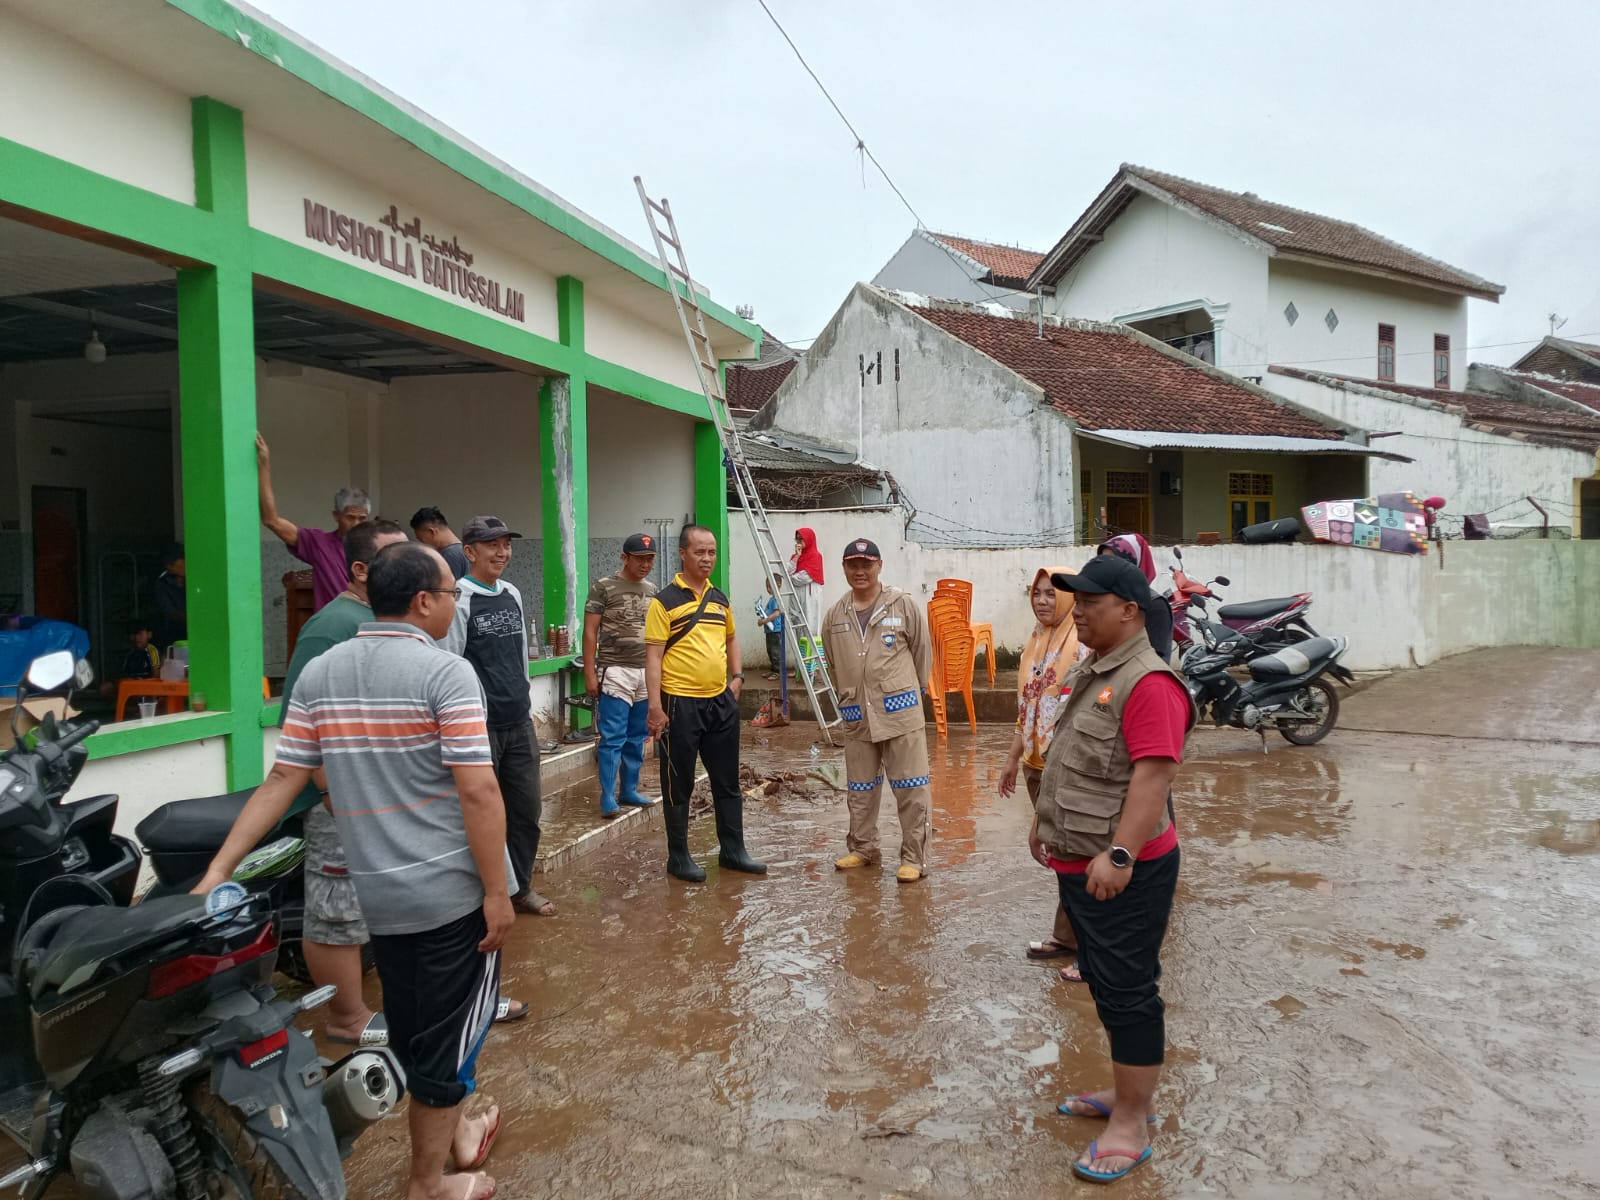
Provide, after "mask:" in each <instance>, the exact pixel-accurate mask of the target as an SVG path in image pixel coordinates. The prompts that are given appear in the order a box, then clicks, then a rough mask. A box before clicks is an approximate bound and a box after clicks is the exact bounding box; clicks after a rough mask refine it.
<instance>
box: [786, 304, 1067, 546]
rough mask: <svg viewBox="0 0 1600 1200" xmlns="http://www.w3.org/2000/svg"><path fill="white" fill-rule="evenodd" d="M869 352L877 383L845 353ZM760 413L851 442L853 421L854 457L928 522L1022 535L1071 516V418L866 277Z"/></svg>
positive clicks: (1062, 523)
mask: <svg viewBox="0 0 1600 1200" xmlns="http://www.w3.org/2000/svg"><path fill="white" fill-rule="evenodd" d="M896 351H899V354H900V378H899V380H898V381H897V380H896V379H895V377H894V355H895V352H896ZM880 353H881V354H882V356H883V374H884V382H882V383H881V384H880V383H878V382H877V380H876V379H875V378H869V379H868V380H867V382H866V386H865V389H864V391H863V389H862V388H861V386H860V378H861V377H860V373H859V371H858V368H857V361H858V359H857V356H858V355H864V356H865V357H866V360H867V361H868V362H871V363H875V362H876V361H877V356H878V355H879V354H880ZM770 411H771V413H772V417H771V422H772V424H773V425H774V426H775V427H777V428H778V429H784V430H789V431H791V432H793V433H799V434H805V435H807V436H810V437H815V438H819V439H821V440H823V441H825V442H829V443H833V444H836V445H839V446H842V447H848V448H851V449H854V448H855V446H856V444H857V428H858V421H860V422H861V424H862V426H863V427H864V440H863V443H862V457H863V458H864V459H865V460H866V461H867V462H869V463H872V464H873V465H875V466H878V467H883V468H885V469H887V470H888V471H890V472H891V473H892V474H893V475H894V477H895V479H896V480H897V481H898V482H899V483H900V485H901V486H902V487H903V489H904V490H905V492H906V494H908V495H909V496H910V497H911V498H912V500H913V502H914V503H915V504H916V505H917V506H918V508H920V509H922V510H923V511H924V512H925V513H927V514H930V516H929V521H930V523H935V522H934V515H936V517H937V518H939V519H940V520H939V521H938V522H937V523H939V524H941V525H943V524H944V523H945V521H948V522H954V523H959V524H960V525H963V526H968V527H970V528H971V529H975V530H979V531H990V530H995V531H1005V532H1009V533H1025V532H1027V530H1029V529H1034V530H1050V529H1066V528H1070V527H1071V526H1072V524H1073V522H1074V520H1075V519H1076V516H1075V513H1076V503H1077V484H1076V482H1075V481H1074V480H1073V472H1072V468H1073V456H1072V426H1071V424H1070V422H1068V421H1067V420H1066V419H1065V418H1064V417H1063V416H1062V415H1061V414H1060V413H1059V412H1056V411H1055V410H1054V409H1051V408H1048V407H1046V406H1045V405H1044V403H1043V391H1042V390H1041V389H1040V388H1039V387H1037V386H1036V385H1034V384H1032V383H1029V382H1028V381H1027V380H1024V379H1022V378H1021V377H1020V376H1017V375H1015V374H1013V373H1012V372H1011V371H1009V370H1007V369H1005V368H1004V367H1002V366H1000V364H998V363H997V362H995V361H994V360H993V359H991V358H989V357H988V356H987V355H984V354H980V353H979V352H978V351H976V350H974V349H973V348H972V347H970V346H968V345H967V344H966V343H964V342H962V341H960V340H959V339H957V338H955V337H952V336H951V335H949V334H947V333H945V332H944V331H943V330H941V329H939V328H937V327H936V326H933V325H931V324H929V323H928V322H927V321H924V320H922V319H921V318H920V317H916V316H913V315H912V314H911V313H910V312H909V311H908V310H906V309H905V308H904V307H902V306H901V305H899V304H897V303H895V302H894V301H893V300H890V299H888V298H887V297H885V296H884V295H882V294H881V293H879V292H876V291H874V290H873V289H871V288H870V287H869V286H868V285H865V284H858V285H857V286H856V288H855V289H854V290H853V291H852V292H851V294H850V296H849V298H848V299H847V300H846V301H845V303H844V306H843V307H842V308H841V309H840V310H839V312H838V314H836V315H835V317H834V319H833V321H832V323H830V324H829V326H828V328H827V329H826V330H824V331H823V333H822V335H821V336H820V337H819V338H818V339H817V340H816V342H815V343H814V344H813V345H812V347H811V349H810V350H809V351H808V352H807V354H806V356H805V358H804V359H802V360H801V361H800V365H799V366H798V367H796V368H795V370H794V373H793V374H791V375H790V376H789V378H788V379H786V380H785V381H784V383H783V386H782V387H780V388H779V389H778V391H777V393H776V394H775V396H774V397H773V403H772V405H771V406H770ZM1024 514H1026V515H1024ZM951 536H953V537H955V538H957V540H965V541H969V542H978V543H982V542H985V541H988V540H990V538H991V535H990V534H988V533H985V532H976V533H974V532H965V533H955V534H952V535H951Z"/></svg>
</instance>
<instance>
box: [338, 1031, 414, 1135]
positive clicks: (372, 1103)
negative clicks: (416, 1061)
mask: <svg viewBox="0 0 1600 1200" xmlns="http://www.w3.org/2000/svg"><path fill="white" fill-rule="evenodd" d="M404 1087H405V1083H404V1076H403V1074H402V1073H401V1070H400V1065H399V1064H398V1063H396V1062H395V1061H394V1060H393V1059H392V1058H390V1057H389V1056H388V1055H387V1054H384V1053H382V1052H381V1051H377V1050H361V1051H358V1052H357V1053H355V1054H351V1055H348V1056H346V1057H345V1058H342V1059H340V1060H339V1061H338V1062H336V1063H334V1064H332V1065H331V1066H329V1067H328V1068H327V1071H326V1074H325V1076H324V1078H323V1081H322V1104H323V1107H324V1108H326V1109H327V1110H328V1120H329V1121H330V1122H332V1124H333V1132H334V1136H335V1137H336V1138H338V1140H339V1142H340V1144H341V1145H344V1144H346V1143H347V1142H351V1141H354V1140H355V1138H356V1137H358V1136H359V1135H360V1134H361V1133H363V1132H364V1131H365V1130H366V1129H367V1127H368V1126H370V1125H373V1124H375V1123H376V1122H378V1121H381V1120H383V1118H384V1117H386V1116H388V1115H389V1114H390V1113H391V1112H393V1111H394V1106H395V1105H396V1104H398V1103H400V1097H401V1095H402V1093H403V1091H404Z"/></svg>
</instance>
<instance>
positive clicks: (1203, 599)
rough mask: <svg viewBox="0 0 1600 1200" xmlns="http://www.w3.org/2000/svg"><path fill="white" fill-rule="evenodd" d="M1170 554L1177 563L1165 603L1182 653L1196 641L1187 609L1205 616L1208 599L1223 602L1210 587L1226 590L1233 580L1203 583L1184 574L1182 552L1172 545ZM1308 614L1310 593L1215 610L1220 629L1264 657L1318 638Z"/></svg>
mask: <svg viewBox="0 0 1600 1200" xmlns="http://www.w3.org/2000/svg"><path fill="white" fill-rule="evenodd" d="M1172 554H1173V557H1174V558H1175V559H1176V560H1177V561H1176V562H1174V563H1173V564H1172V566H1171V567H1169V568H1168V570H1169V571H1170V572H1171V573H1172V591H1171V592H1169V593H1168V595H1167V601H1168V603H1170V604H1171V605H1172V638H1173V641H1174V642H1175V643H1177V645H1178V647H1179V649H1180V650H1182V649H1186V648H1187V647H1189V646H1192V645H1194V644H1195V642H1196V641H1197V640H1198V639H1197V638H1196V637H1195V634H1194V630H1193V628H1192V627H1191V621H1190V617H1189V609H1190V608H1191V607H1193V608H1194V609H1195V610H1196V611H1198V612H1200V613H1205V612H1206V607H1207V601H1208V600H1221V599H1222V597H1221V596H1219V595H1218V594H1217V593H1216V592H1215V591H1214V590H1213V585H1215V584H1221V585H1222V586H1223V587H1229V586H1231V584H1232V581H1231V580H1229V578H1228V577H1227V576H1226V575H1218V576H1217V577H1216V578H1215V579H1211V580H1208V581H1206V582H1204V583H1202V582H1200V581H1199V580H1197V579H1195V578H1194V577H1192V576H1191V575H1189V574H1188V573H1187V572H1186V571H1184V569H1183V551H1182V550H1180V549H1179V548H1178V547H1176V546H1174V547H1173V548H1172ZM1310 611H1311V593H1310V592H1297V593H1295V594H1294V595H1293V596H1280V597H1277V598H1276V599H1272V600H1251V601H1247V602H1246V603H1244V604H1224V605H1222V607H1220V608H1219V609H1217V617H1218V619H1219V620H1220V621H1221V626H1222V629H1223V630H1231V631H1233V632H1234V633H1238V634H1243V635H1244V636H1245V637H1246V638H1248V639H1249V641H1250V643H1251V644H1252V645H1253V646H1254V647H1258V648H1259V650H1258V651H1257V652H1259V653H1263V654H1264V653H1269V652H1271V651H1273V650H1277V649H1280V648H1282V647H1283V646H1287V645H1291V644H1293V643H1295V642H1303V641H1307V640H1308V639H1310V638H1314V637H1317V636H1319V635H1318V633H1317V631H1316V630H1315V629H1313V628H1312V627H1311V623H1310V622H1309V621H1307V620H1306V613H1308V612H1310Z"/></svg>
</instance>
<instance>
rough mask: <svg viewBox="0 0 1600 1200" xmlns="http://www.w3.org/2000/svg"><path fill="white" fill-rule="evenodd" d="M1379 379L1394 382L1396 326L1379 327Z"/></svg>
mask: <svg viewBox="0 0 1600 1200" xmlns="http://www.w3.org/2000/svg"><path fill="white" fill-rule="evenodd" d="M1378 378H1379V379H1387V380H1388V381H1389V382H1390V383H1393V382H1394V326H1393V325H1379V326H1378Z"/></svg>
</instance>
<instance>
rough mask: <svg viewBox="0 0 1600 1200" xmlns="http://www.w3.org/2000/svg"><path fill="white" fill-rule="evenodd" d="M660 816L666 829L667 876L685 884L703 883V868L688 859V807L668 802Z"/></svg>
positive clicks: (704, 878) (704, 875)
mask: <svg viewBox="0 0 1600 1200" xmlns="http://www.w3.org/2000/svg"><path fill="white" fill-rule="evenodd" d="M661 816H662V819H663V824H665V825H666V827H667V874H668V875H671V876H672V877H673V878H674V879H681V880H683V881H684V882H685V883H704V882H705V881H706V872H705V868H704V867H702V866H701V865H700V864H699V863H697V862H695V861H694V859H692V858H691V857H689V806H688V805H687V804H673V803H671V801H670V800H668V801H667V802H666V803H664V804H663V805H662V813H661Z"/></svg>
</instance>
